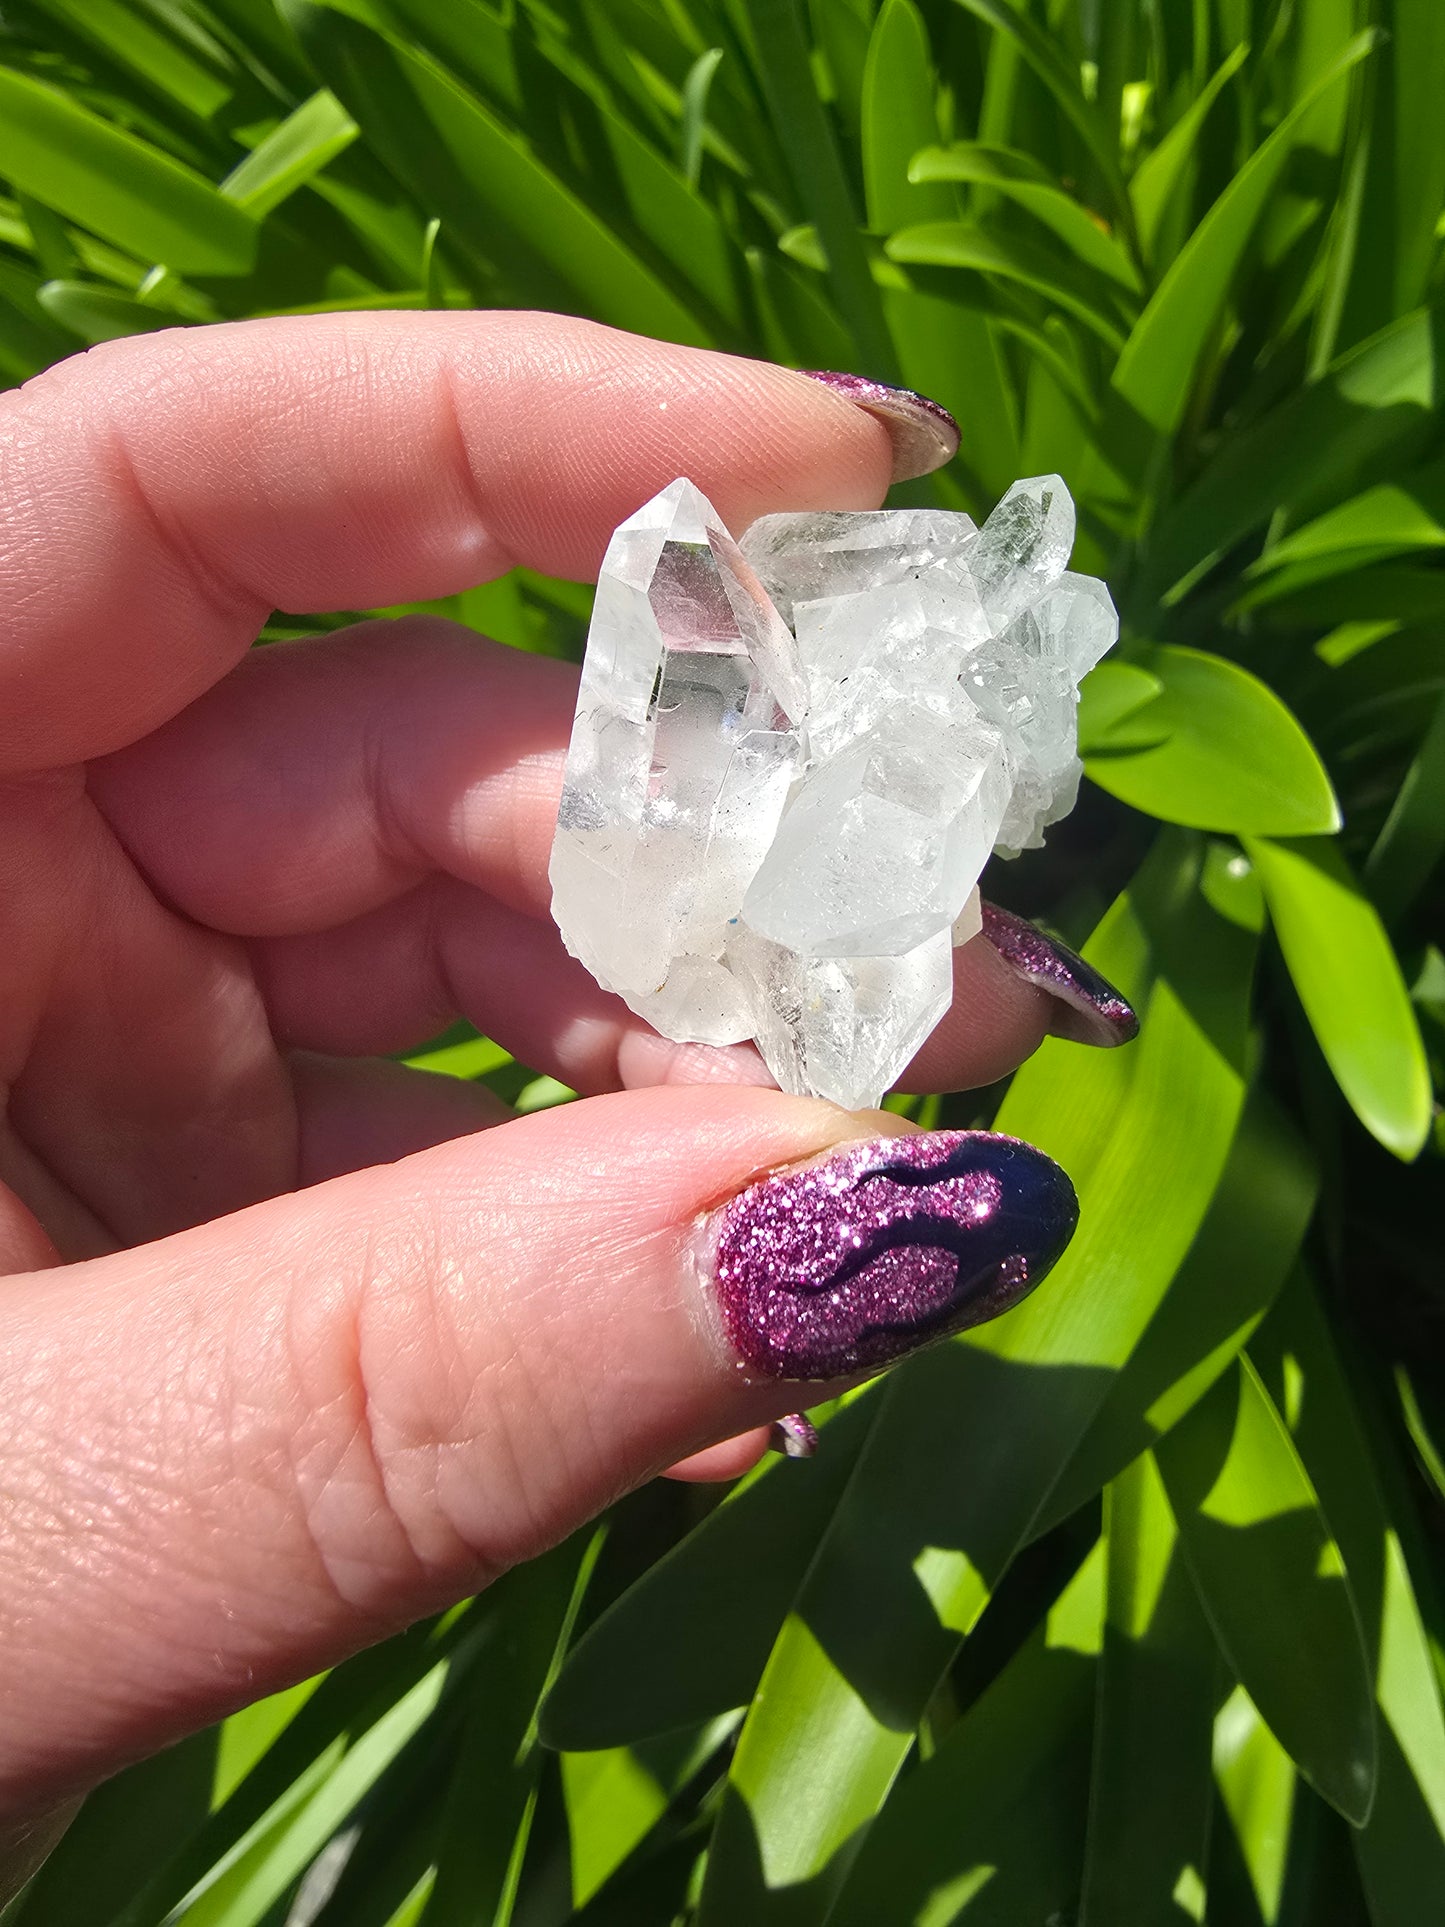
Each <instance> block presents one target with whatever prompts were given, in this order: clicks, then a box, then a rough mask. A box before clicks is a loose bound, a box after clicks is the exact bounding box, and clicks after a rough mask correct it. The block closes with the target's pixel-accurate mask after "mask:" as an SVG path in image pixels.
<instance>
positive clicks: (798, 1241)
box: [711, 1131, 1079, 1379]
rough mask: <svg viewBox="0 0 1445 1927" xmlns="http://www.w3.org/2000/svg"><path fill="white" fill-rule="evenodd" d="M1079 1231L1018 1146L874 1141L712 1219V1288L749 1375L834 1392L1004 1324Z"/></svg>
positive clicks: (1037, 1163) (978, 1139) (985, 1137)
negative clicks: (822, 1383)
mask: <svg viewBox="0 0 1445 1927" xmlns="http://www.w3.org/2000/svg"><path fill="white" fill-rule="evenodd" d="M1078 1216H1079V1207H1078V1200H1077V1199H1076V1198H1075V1196H1074V1187H1073V1186H1072V1184H1070V1182H1069V1180H1068V1178H1067V1177H1066V1176H1065V1174H1064V1173H1063V1171H1061V1170H1060V1169H1059V1167H1058V1165H1057V1164H1055V1163H1054V1162H1053V1160H1052V1159H1051V1158H1047V1157H1045V1156H1044V1154H1043V1152H1042V1151H1037V1150H1035V1149H1034V1147H1033V1146H1032V1145H1031V1144H1023V1143H1020V1141H1019V1140H1018V1139H1017V1138H1011V1137H998V1136H995V1135H994V1134H993V1133H991V1132H988V1131H934V1132H928V1133H926V1134H920V1135H919V1136H916V1137H890V1138H877V1139H874V1140H872V1141H871V1142H869V1143H866V1144H851V1145H848V1146H847V1147H846V1148H845V1149H843V1150H841V1151H839V1152H838V1153H837V1154H836V1155H835V1156H834V1157H831V1158H829V1159H828V1160H827V1162H826V1163H823V1164H817V1165H811V1166H808V1167H806V1168H804V1169H802V1170H794V1171H783V1172H779V1173H778V1174H777V1175H776V1176H774V1177H770V1178H764V1179H763V1180H762V1182H761V1183H759V1184H755V1185H753V1186H751V1187H750V1188H749V1189H748V1190H746V1191H743V1192H741V1193H739V1195H738V1196H737V1197H736V1198H734V1199H732V1201H731V1202H730V1203H729V1204H727V1205H725V1206H724V1207H723V1210H722V1212H721V1213H720V1215H719V1219H718V1224H717V1231H716V1245H715V1249H714V1252H713V1254H712V1265H711V1269H712V1277H713V1283H714V1287H715V1289H716V1292H717V1297H718V1301H719V1303H720V1305H721V1307H722V1316H723V1323H724V1325H725V1327H726V1329H727V1334H728V1337H729V1338H730V1339H731V1340H732V1343H733V1345H734V1347H735V1348H736V1350H737V1352H738V1355H739V1357H740V1358H741V1359H742V1361H743V1363H744V1365H745V1366H746V1367H747V1368H748V1369H749V1370H751V1371H754V1372H757V1373H759V1374H760V1375H762V1376H766V1377H769V1378H800V1379H826V1378H843V1377H847V1376H850V1375H852V1374H854V1373H858V1372H870V1371H874V1370H876V1369H877V1368H878V1367H879V1366H881V1365H886V1364H888V1363H889V1361H890V1360H892V1359H895V1358H899V1357H902V1356H903V1354H904V1353H906V1352H911V1351H916V1350H917V1349H918V1347H919V1346H920V1345H924V1344H927V1343H928V1342H929V1341H930V1340H932V1339H935V1338H942V1337H944V1336H946V1335H947V1334H948V1333H950V1332H956V1331H961V1330H963V1329H964V1327H965V1326H968V1325H978V1324H982V1323H983V1322H984V1320H985V1319H988V1318H994V1317H996V1316H997V1315H998V1314H999V1313H1000V1312H1003V1311H1007V1310H1008V1309H1009V1307H1010V1306H1011V1305H1015V1304H1017V1303H1018V1301H1019V1300H1020V1299H1021V1298H1023V1297H1025V1296H1026V1295H1027V1294H1028V1293H1029V1292H1030V1291H1032V1290H1033V1288H1034V1286H1035V1285H1036V1284H1038V1282H1039V1280H1040V1279H1041V1278H1042V1277H1044V1275H1045V1274H1046V1273H1047V1272H1048V1270H1049V1269H1050V1267H1051V1266H1052V1265H1053V1264H1054V1262H1055V1261H1056V1260H1057V1259H1058V1257H1059V1255H1060V1253H1061V1252H1062V1251H1063V1250H1064V1247H1065V1246H1066V1245H1067V1244H1068V1242H1069V1239H1070V1238H1071V1237H1072V1236H1073V1233H1074V1226H1075V1225H1076V1223H1077V1222H1078Z"/></svg>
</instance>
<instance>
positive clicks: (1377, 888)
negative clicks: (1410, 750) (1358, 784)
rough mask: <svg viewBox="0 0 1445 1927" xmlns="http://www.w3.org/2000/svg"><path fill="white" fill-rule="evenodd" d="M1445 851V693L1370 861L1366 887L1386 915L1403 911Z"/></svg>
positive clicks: (1386, 820)
mask: <svg viewBox="0 0 1445 1927" xmlns="http://www.w3.org/2000/svg"><path fill="white" fill-rule="evenodd" d="M1442 852H1445V697H1442V698H1441V699H1439V700H1438V701H1437V702H1436V704H1435V713H1434V715H1433V716H1432V717H1431V720H1430V726H1429V728H1428V729H1427V730H1426V731H1425V735H1424V738H1423V740H1422V741H1421V744H1420V747H1419V749H1418V750H1417V751H1416V752H1415V757H1414V760H1413V761H1412V762H1411V764H1410V767H1409V769H1408V770H1407V771H1406V772H1405V780H1404V781H1403V782H1402V783H1401V785H1400V788H1399V790H1398V792H1397V793H1396V796H1395V801H1394V802H1393V804H1392V805H1391V806H1390V814H1389V815H1388V817H1386V819H1385V824H1384V827H1383V829H1382V830H1381V831H1380V834H1379V835H1378V836H1377V837H1376V839H1375V842H1374V846H1373V848H1372V849H1371V851H1370V854H1369V858H1368V860H1367V862H1366V864H1365V887H1366V888H1367V889H1368V891H1369V893H1370V895H1371V897H1372V898H1373V899H1374V901H1375V903H1376V904H1377V905H1378V906H1379V909H1380V912H1381V914H1382V915H1383V916H1385V917H1387V918H1390V919H1393V918H1394V917H1396V916H1398V915H1399V914H1400V912H1401V911H1403V910H1404V909H1405V908H1406V907H1407V906H1408V905H1409V904H1410V903H1411V902H1413V901H1414V899H1415V897H1416V896H1417V895H1418V894H1419V892H1420V891H1421V890H1422V889H1423V887H1424V885H1425V883H1426V882H1427V880H1428V879H1429V877H1430V874H1431V872H1432V871H1433V870H1434V869H1435V866H1436V865H1437V864H1438V863H1439V861H1440V857H1441V854H1442Z"/></svg>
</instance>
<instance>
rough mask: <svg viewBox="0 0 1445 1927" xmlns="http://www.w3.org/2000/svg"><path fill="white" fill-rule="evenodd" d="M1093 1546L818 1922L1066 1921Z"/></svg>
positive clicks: (1084, 1761) (892, 1807)
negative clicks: (834, 1902) (1026, 1639)
mask: <svg viewBox="0 0 1445 1927" xmlns="http://www.w3.org/2000/svg"><path fill="white" fill-rule="evenodd" d="M1103 1551H1104V1549H1103V1546H1102V1545H1098V1546H1096V1547H1095V1548H1094V1550H1093V1552H1092V1553H1091V1554H1090V1555H1089V1557H1088V1558H1086V1559H1085V1561H1084V1563H1083V1565H1082V1566H1081V1567H1080V1568H1079V1570H1078V1572H1077V1573H1076V1574H1075V1575H1074V1577H1073V1578H1072V1579H1071V1581H1070V1582H1069V1584H1068V1585H1067V1586H1066V1587H1065V1589H1064V1591H1063V1592H1062V1593H1061V1594H1060V1596H1059V1598H1058V1599H1057V1600H1056V1601H1055V1602H1054V1604H1053V1605H1052V1606H1051V1607H1050V1609H1049V1611H1048V1613H1047V1615H1046V1617H1045V1621H1044V1624H1043V1625H1042V1626H1040V1627H1039V1628H1038V1630H1037V1632H1036V1633H1035V1634H1034V1635H1033V1636H1032V1637H1031V1638H1030V1639H1029V1641H1028V1642H1027V1644H1026V1645H1025V1646H1024V1647H1023V1649H1022V1651H1021V1652H1020V1653H1019V1654H1018V1655H1017V1657H1016V1658H1015V1659H1013V1660H1012V1662H1011V1663H1010V1664H1009V1666H1008V1667H1007V1668H1006V1669H1005V1670H1004V1672H1003V1673H1002V1674H1001V1675H1000V1677H999V1678H998V1679H997V1680H995V1681H994V1683H993V1684H992V1685H991V1686H990V1687H989V1688H988V1690H987V1692H985V1693H984V1695H983V1697H982V1698H981V1699H980V1700H979V1701H978V1703H977V1705H975V1706H973V1707H971V1708H970V1709H969V1711H968V1713H967V1714H966V1715H965V1716H964V1718H963V1719H961V1720H960V1721H959V1722H958V1723H957V1725H955V1726H954V1727H953V1729H952V1730H951V1731H950V1732H949V1734H948V1735H947V1737H946V1738H945V1739H944V1741H943V1743H942V1745H941V1746H940V1747H939V1748H938V1750H937V1751H936V1752H935V1753H934V1754H933V1755H932V1757H931V1758H929V1759H928V1760H926V1761H925V1762H923V1763H922V1764H921V1765H920V1766H919V1767H918V1769H917V1771H916V1772H914V1773H912V1774H911V1775H910V1776H909V1777H908V1779H907V1780H905V1781H903V1782H902V1783H901V1784H900V1785H899V1786H898V1788H897V1790H896V1791H895V1792H894V1794H893V1797H892V1798H891V1799H890V1800H889V1802H888V1804H887V1806H886V1807H884V1809H883V1811H882V1813H881V1814H880V1815H879V1816H878V1818H877V1820H876V1821H875V1822H874V1823H873V1826H872V1828H871V1829H870V1830H869V1833H868V1837H867V1839H866V1840H865V1841H864V1843H863V1846H862V1849H861V1851H860V1853H859V1855H858V1859H857V1863H856V1865H855V1866H854V1868H853V1870H852V1872H851V1873H850V1875H849V1876H848V1879H847V1882H846V1884H845V1885H844V1887H843V1890H842V1892H841V1894H840V1895H839V1897H838V1900H837V1902H836V1904H835V1905H834V1907H833V1909H832V1911H831V1912H830V1913H829V1915H828V1922H829V1927H882V1923H884V1922H894V1921H897V1922H900V1923H901V1922H903V1921H910V1922H916V1923H920V1927H948V1923H950V1922H954V1921H962V1922H964V1923H965V1927H1019V1923H1020V1922H1023V1921H1029V1922H1033V1921H1048V1920H1060V1919H1065V1918H1068V1917H1070V1915H1071V1913H1072V1909H1073V1905H1074V1902H1075V1898H1076V1896H1077V1894H1078V1890H1079V1873H1080V1862H1081V1860H1082V1856H1083V1847H1084V1824H1085V1807H1086V1801H1087V1797H1088V1779H1089V1729H1090V1725H1091V1720H1090V1713H1091V1700H1092V1697H1093V1690H1094V1674H1095V1670H1096V1660H1095V1655H1096V1654H1097V1653H1098V1651H1099V1647H1100V1643H1101V1635H1102V1628H1101V1621H1102V1618H1103V1605H1104V1599H1103V1591H1104V1588H1103V1579H1104V1559H1103ZM734 1918H735V1919H738V1920H741V1919H749V1918H752V1916H748V1915H741V1914H740V1915H737V1916H735V1917H734ZM704 1927H706V1916H704Z"/></svg>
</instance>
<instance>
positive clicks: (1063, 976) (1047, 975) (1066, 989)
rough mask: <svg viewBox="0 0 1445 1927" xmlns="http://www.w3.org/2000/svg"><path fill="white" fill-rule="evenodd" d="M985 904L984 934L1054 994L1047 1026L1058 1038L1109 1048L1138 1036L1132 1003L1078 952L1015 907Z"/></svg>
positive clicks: (1012, 966)
mask: <svg viewBox="0 0 1445 1927" xmlns="http://www.w3.org/2000/svg"><path fill="white" fill-rule="evenodd" d="M982 909H983V934H984V936H985V937H986V938H987V939H988V941H989V942H990V943H991V944H992V945H993V947H994V949H995V950H996V951H997V952H998V954H999V955H1000V956H1001V957H1002V958H1003V960H1004V962H1005V963H1006V964H1007V965H1008V966H1009V968H1010V969H1011V970H1013V971H1015V972H1016V973H1017V974H1018V975H1019V976H1020V977H1022V978H1023V979H1024V981H1025V982H1026V983H1031V984H1037V985H1038V987H1039V989H1040V990H1046V991H1047V992H1048V993H1049V995H1050V996H1051V997H1052V998H1053V999H1054V1018H1053V1022H1052V1023H1051V1024H1050V1025H1049V1029H1050V1031H1051V1032H1052V1034H1053V1035H1054V1036H1055V1037H1067V1038H1069V1039H1070V1040H1071V1041H1072V1042H1073V1043H1075V1044H1100V1045H1103V1046H1104V1047H1105V1048H1106V1049H1107V1048H1108V1047H1110V1046H1111V1045H1114V1044H1127V1043H1129V1042H1130V1041H1131V1040H1132V1039H1133V1038H1135V1037H1137V1036H1138V1035H1139V1019H1138V1017H1137V1016H1136V1015H1135V1013H1134V1007H1133V1005H1132V1004H1130V1003H1129V1002H1128V1000H1127V999H1126V998H1124V997H1122V996H1121V995H1120V994H1119V992H1118V991H1117V990H1115V988H1114V986H1113V985H1112V984H1111V983H1110V982H1109V979H1108V978H1107V977H1101V976H1100V975H1099V972H1098V971H1097V970H1095V968H1094V966H1093V965H1092V964H1087V963H1085V962H1084V960H1083V958H1082V957H1081V956H1079V954H1078V953H1077V951H1073V950H1070V949H1069V947H1068V945H1067V944H1062V943H1059V942H1057V941H1056V940H1055V939H1054V938H1053V937H1046V936H1045V935H1044V933H1043V931H1042V930H1040V929H1039V928H1038V926H1037V925H1036V924H1032V923H1029V922H1027V921H1026V920H1025V919H1024V918H1023V917H1016V916H1015V915H1014V914H1013V912H1012V911H1011V910H1000V909H999V907H998V905H997V904H996V903H987V902H986V903H984V904H983V906H982Z"/></svg>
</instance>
